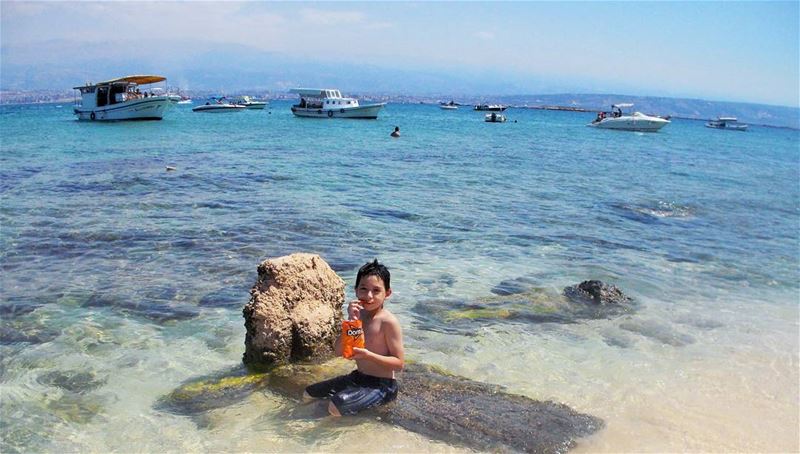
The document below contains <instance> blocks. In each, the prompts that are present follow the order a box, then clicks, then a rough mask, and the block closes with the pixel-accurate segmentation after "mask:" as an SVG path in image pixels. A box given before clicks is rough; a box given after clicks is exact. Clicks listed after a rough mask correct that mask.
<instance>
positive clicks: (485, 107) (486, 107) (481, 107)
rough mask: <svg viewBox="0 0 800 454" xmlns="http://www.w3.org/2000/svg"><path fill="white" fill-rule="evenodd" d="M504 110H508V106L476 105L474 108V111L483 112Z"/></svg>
mask: <svg viewBox="0 0 800 454" xmlns="http://www.w3.org/2000/svg"><path fill="white" fill-rule="evenodd" d="M506 109H508V106H504V105H502V104H478V105H477V106H475V110H484V111H489V112H503V111H504V110H506Z"/></svg>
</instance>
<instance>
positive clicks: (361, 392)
mask: <svg viewBox="0 0 800 454" xmlns="http://www.w3.org/2000/svg"><path fill="white" fill-rule="evenodd" d="M397 390H398V386H397V380H395V379H393V378H381V377H374V376H372V375H367V374H362V373H361V372H359V371H357V370H354V371H353V372H351V373H349V374H347V375H342V376H340V377H336V378H331V379H330V380H325V381H323V382H319V383H315V384H313V385H311V386H309V387H307V388H306V392H307V393H308V395H309V396H311V397H316V398H320V399H324V398H330V399H331V402H333V405H335V406H336V409H337V410H339V413H341V414H342V415H354V414H356V413H358V412H360V411H361V410H365V409H367V408H370V407H374V406H376V405H383V404H385V403H388V402H391V401H393V400H394V399H395V397H397Z"/></svg>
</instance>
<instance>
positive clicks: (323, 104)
mask: <svg viewBox="0 0 800 454" xmlns="http://www.w3.org/2000/svg"><path fill="white" fill-rule="evenodd" d="M289 93H296V94H298V95H300V102H299V103H298V104H295V105H294V107H297V108H301V109H342V108H347V107H358V100H357V99H355V98H346V97H344V96H342V93H341V92H340V91H339V90H335V89H331V88H292V89H291V90H289Z"/></svg>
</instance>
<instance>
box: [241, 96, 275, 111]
mask: <svg viewBox="0 0 800 454" xmlns="http://www.w3.org/2000/svg"><path fill="white" fill-rule="evenodd" d="M233 104H236V105H239V106H245V107H247V108H248V109H259V110H260V109H264V108H265V107H266V106H267V103H266V102H265V101H255V100H254V99H252V98H250V97H249V96H238V97H236V98H234V99H233Z"/></svg>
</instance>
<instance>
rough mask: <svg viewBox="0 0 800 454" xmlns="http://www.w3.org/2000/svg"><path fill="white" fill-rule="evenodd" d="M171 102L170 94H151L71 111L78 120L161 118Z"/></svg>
mask: <svg viewBox="0 0 800 454" xmlns="http://www.w3.org/2000/svg"><path fill="white" fill-rule="evenodd" d="M173 104H175V103H174V102H172V99H171V97H170V96H153V97H150V98H143V99H135V100H131V101H125V102H121V103H117V104H111V105H108V106H102V107H95V108H92V109H84V108H83V107H75V108H74V109H73V112H74V114H75V115H76V116H77V117H78V120H89V121H124V120H161V119H162V118H164V114H165V113H166V112H167V111H168V110H169V109H170V107H172V105H173Z"/></svg>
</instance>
